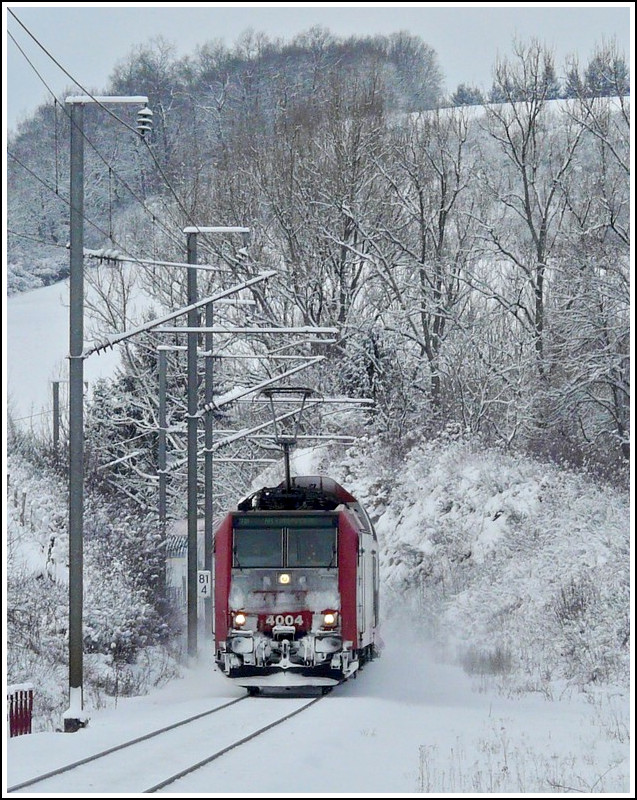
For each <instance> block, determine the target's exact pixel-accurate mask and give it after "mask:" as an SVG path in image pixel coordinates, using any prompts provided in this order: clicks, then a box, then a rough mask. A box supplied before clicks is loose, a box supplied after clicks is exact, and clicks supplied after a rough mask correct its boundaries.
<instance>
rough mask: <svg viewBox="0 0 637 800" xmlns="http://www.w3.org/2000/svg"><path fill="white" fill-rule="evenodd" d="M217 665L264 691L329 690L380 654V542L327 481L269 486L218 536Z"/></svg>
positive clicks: (353, 503) (348, 498) (347, 497)
mask: <svg viewBox="0 0 637 800" xmlns="http://www.w3.org/2000/svg"><path fill="white" fill-rule="evenodd" d="M214 563H215V598H214V599H215V661H216V664H217V666H218V668H219V669H220V670H222V671H223V673H224V674H225V675H226V676H227V677H228V678H230V679H231V680H233V681H234V682H236V683H237V684H239V685H240V686H244V687H246V688H247V689H248V691H249V692H250V693H251V694H256V693H258V692H259V691H260V689H261V688H264V687H304V686H319V687H323V689H324V691H329V687H331V686H333V685H335V684H337V683H340V682H342V681H343V680H346V679H347V678H350V677H351V676H353V675H356V672H357V670H359V669H360V667H361V666H362V665H363V664H364V663H365V662H367V661H369V660H371V659H372V658H374V657H375V656H376V655H377V654H378V650H377V646H378V641H379V633H378V613H379V608H378V580H379V579H378V574H379V565H378V540H377V538H376V533H375V531H374V528H373V526H372V524H371V522H370V519H369V517H368V516H367V514H366V512H365V510H364V509H363V508H362V506H361V505H360V503H358V501H357V500H356V498H355V497H353V496H352V495H351V494H350V493H349V492H348V491H346V490H345V489H344V488H343V487H342V486H340V485H339V484H338V483H336V482H335V481H334V480H332V479H331V478H327V477H323V476H298V477H295V478H293V479H292V480H291V481H290V482H285V483H282V484H281V485H279V486H277V487H274V488H263V489H261V490H259V491H258V492H256V493H255V494H253V495H251V496H250V497H248V498H247V499H246V500H244V501H243V502H241V503H240V504H239V505H238V508H237V510H236V511H233V512H231V513H229V514H228V515H227V516H226V517H225V518H224V520H223V521H222V522H221V524H220V525H219V526H218V528H217V530H216V532H215V556H214Z"/></svg>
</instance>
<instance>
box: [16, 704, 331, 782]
mask: <svg viewBox="0 0 637 800" xmlns="http://www.w3.org/2000/svg"><path fill="white" fill-rule="evenodd" d="M321 699H322V696H319V697H313V698H311V699H309V700H308V698H307V697H304V698H259V699H258V700H250V702H248V703H245V702H243V701H245V700H249V698H248V696H245V697H239V698H237V699H235V700H232V701H230V702H229V703H225V704H223V705H221V706H217V707H215V708H212V709H209V710H208V711H204V712H202V713H201V714H197V715H195V716H191V717H188V718H187V719H184V720H181V721H180V722H176V723H173V724H172V725H168V726H166V727H164V728H161V729H158V730H156V731H152V732H151V733H148V734H146V735H145V736H140V737H138V738H136V739H132V740H130V741H128V742H124V743H123V744H121V745H117V746H116V747H111V748H109V749H108V750H104V751H102V752H99V753H95V754H93V755H91V756H88V757H86V758H83V759H81V760H79V761H75V762H73V763H71V764H67V765H65V766H63V767H60V768H59V769H56V770H51V771H50V772H47V773H45V774H43V775H39V776H36V777H34V778H31V779H29V780H27V781H22V782H21V783H17V784H15V785H14V786H10V787H8V788H7V793H10V792H19V791H20V790H21V789H27V788H28V790H29V792H33V791H36V792H38V793H49V792H51V793H57V792H64V793H65V794H67V793H70V792H87V793H88V792H97V791H102V792H125V793H142V794H150V793H154V792H158V791H160V790H161V789H163V788H164V787H166V786H169V785H171V784H173V783H175V782H176V781H178V780H180V779H182V778H184V777H185V776H187V775H188V774H190V773H191V772H194V771H195V770H198V769H201V768H203V767H205V766H206V765H208V764H210V763H211V762H213V761H215V760H216V759H218V758H220V757H221V756H223V755H224V754H225V753H227V752H229V751H230V750H234V749H235V748H236V747H239V746H241V745H242V744H245V743H246V742H248V741H250V740H251V739H254V738H255V737H257V736H260V735H261V734H262V733H265V732H266V731H268V730H270V729H271V728H274V727H275V726H276V725H280V724H281V723H283V722H285V721H286V720H288V719H290V718H291V717H293V716H295V715H296V714H300V713H301V712H302V711H304V710H305V709H306V708H309V707H310V706H312V705H314V704H315V703H317V702H318V701H319V700H321ZM237 704H240V708H234V709H232V710H230V707H231V706H236V705H237ZM282 712H283V713H282Z"/></svg>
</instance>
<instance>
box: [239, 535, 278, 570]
mask: <svg viewBox="0 0 637 800" xmlns="http://www.w3.org/2000/svg"><path fill="white" fill-rule="evenodd" d="M282 533H283V531H282V530H281V529H280V528H278V529H275V530H272V529H267V528H246V529H241V530H235V532H234V563H235V566H236V567H240V568H244V567H282V566H283V537H282Z"/></svg>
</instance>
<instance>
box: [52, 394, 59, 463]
mask: <svg viewBox="0 0 637 800" xmlns="http://www.w3.org/2000/svg"><path fill="white" fill-rule="evenodd" d="M59 447H60V381H53V449H54V451H55V453H56V456H57V452H58V448H59Z"/></svg>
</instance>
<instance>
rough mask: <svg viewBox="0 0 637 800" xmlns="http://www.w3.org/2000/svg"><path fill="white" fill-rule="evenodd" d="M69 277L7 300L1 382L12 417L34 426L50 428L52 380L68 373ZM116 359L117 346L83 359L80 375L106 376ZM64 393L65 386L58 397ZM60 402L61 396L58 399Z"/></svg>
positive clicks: (56, 379)
mask: <svg viewBox="0 0 637 800" xmlns="http://www.w3.org/2000/svg"><path fill="white" fill-rule="evenodd" d="M68 304H69V283H68V280H66V281H64V282H62V283H56V284H53V285H51V286H44V287H42V288H41V289H33V290H32V291H30V292H23V293H21V294H16V295H13V296H12V297H9V298H7V300H6V312H7V316H6V325H7V336H6V348H7V349H6V354H7V358H6V373H5V375H6V382H7V402H8V407H9V409H10V410H11V412H12V413H13V415H14V419H15V420H16V421H17V420H20V422H21V424H22V426H24V427H30V426H32V427H33V429H34V430H42V429H44V430H50V428H51V413H52V402H53V401H52V391H53V390H52V381H64V380H66V379H67V378H68V366H67V356H68V352H69V308H68ZM118 364H119V354H118V353H117V351H116V350H108V351H106V352H105V353H102V354H100V355H95V356H93V357H91V358H88V359H87V360H86V361H85V364H84V380H85V381H87V382H88V383H89V386H90V384H91V383H92V382H93V381H96V380H97V379H98V378H102V377H109V376H111V375H112V374H113V372H114V370H115V368H116V367H117V365H118ZM65 396H66V393H65V392H64V389H61V391H60V397H61V399H63V398H64V397H65ZM61 401H62V400H61Z"/></svg>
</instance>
